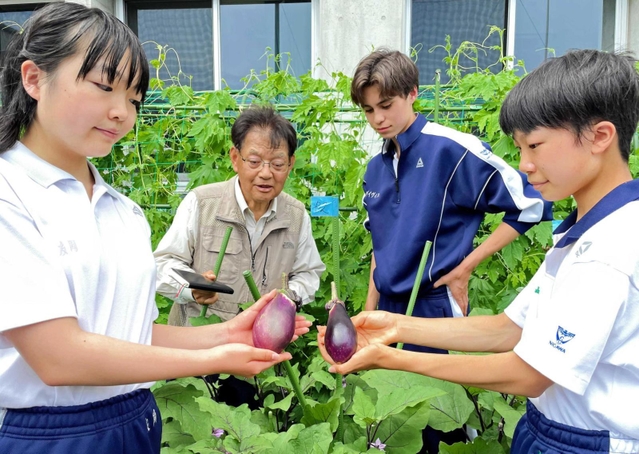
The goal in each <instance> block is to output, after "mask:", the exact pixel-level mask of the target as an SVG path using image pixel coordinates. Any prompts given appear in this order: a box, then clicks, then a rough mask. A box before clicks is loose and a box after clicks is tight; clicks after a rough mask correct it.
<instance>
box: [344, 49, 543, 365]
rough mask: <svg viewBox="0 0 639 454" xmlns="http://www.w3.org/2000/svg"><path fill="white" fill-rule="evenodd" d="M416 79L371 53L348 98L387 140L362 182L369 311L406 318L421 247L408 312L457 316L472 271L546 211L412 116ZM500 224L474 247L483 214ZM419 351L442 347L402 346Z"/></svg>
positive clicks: (458, 135)
mask: <svg viewBox="0 0 639 454" xmlns="http://www.w3.org/2000/svg"><path fill="white" fill-rule="evenodd" d="M418 82H419V74H418V70H417V67H416V66H415V64H414V63H413V62H412V61H411V60H410V58H408V57H407V56H406V55H404V54H402V53H400V52H398V51H390V50H387V49H378V50H376V51H374V52H373V53H371V54H370V55H368V56H367V57H365V58H364V59H363V60H362V61H361V62H360V63H359V65H358V67H357V69H356V71H355V75H354V77H353V82H352V86H351V97H352V99H353V101H354V103H355V104H357V105H359V106H361V107H362V108H363V109H364V112H365V114H366V118H367V120H368V122H369V123H370V125H371V126H372V127H373V128H374V129H375V130H376V131H377V132H378V133H379V134H380V135H381V136H382V137H383V138H384V139H385V140H384V145H383V149H382V152H381V153H379V154H378V155H376V156H374V157H373V158H372V159H371V161H370V162H369V164H368V167H367V169H366V174H365V176H364V192H365V194H364V200H363V203H364V206H365V208H366V210H367V212H368V219H367V221H366V223H365V226H366V228H367V229H368V230H370V232H371V235H372V239H373V258H372V264H371V279H370V283H369V292H368V298H367V301H366V309H367V310H373V309H375V308H378V309H381V310H386V311H390V312H394V313H401V314H404V313H405V312H406V308H407V303H408V300H409V297H410V294H411V291H412V287H413V284H414V281H415V276H416V274H417V269H418V267H419V262H420V259H421V255H422V251H423V249H424V245H425V243H426V241H427V240H429V241H431V242H432V247H431V250H430V254H429V257H428V261H427V263H426V268H425V270H424V275H423V278H422V282H421V286H420V290H419V293H418V299H417V301H416V304H415V308H414V311H413V315H415V316H419V317H428V318H434V317H453V316H464V315H467V312H468V280H469V278H470V274H471V273H472V271H473V270H474V269H475V267H476V266H477V265H478V264H479V263H480V262H481V261H482V260H484V259H485V258H487V257H488V256H490V255H491V254H493V253H495V252H497V251H498V250H500V249H501V248H503V247H504V246H506V245H507V244H509V243H510V242H512V241H513V240H514V239H515V238H517V236H519V235H520V234H522V233H524V232H525V231H526V230H528V229H529V228H531V227H532V226H533V225H535V224H536V223H538V222H540V221H544V220H549V219H551V218H552V205H551V203H549V202H545V201H544V200H543V199H542V198H541V195H540V194H539V193H538V192H537V191H536V190H535V189H533V187H532V186H531V185H530V184H528V183H527V181H526V177H525V175H524V174H523V173H521V172H519V171H517V170H515V169H514V168H512V167H511V166H510V165H508V164H507V163H506V162H504V161H503V160H502V159H501V158H499V157H497V156H495V155H494V154H493V153H492V151H491V149H490V146H489V145H488V144H486V143H483V142H481V141H480V140H479V139H478V138H476V137H475V136H473V135H470V134H466V133H462V132H458V131H455V130H453V129H451V128H448V127H445V126H441V125H438V124H436V123H432V122H429V121H427V120H426V118H425V117H424V116H422V115H421V114H415V113H414V112H413V103H414V101H415V99H416V98H417V86H418ZM501 212H503V213H504V218H503V222H502V224H500V225H499V226H498V227H497V229H496V230H495V231H494V232H493V233H492V234H491V235H490V236H489V237H488V238H487V239H486V241H484V242H483V243H482V244H481V245H480V246H479V247H477V248H476V249H475V250H473V239H474V237H475V235H476V234H477V231H478V229H479V226H480V224H481V222H482V220H483V218H484V215H485V214H486V213H501ZM404 348H406V349H408V350H416V351H430V352H442V353H443V352H444V351H443V350H439V349H431V348H428V347H418V346H414V345H410V344H409V345H406V346H405V347H404Z"/></svg>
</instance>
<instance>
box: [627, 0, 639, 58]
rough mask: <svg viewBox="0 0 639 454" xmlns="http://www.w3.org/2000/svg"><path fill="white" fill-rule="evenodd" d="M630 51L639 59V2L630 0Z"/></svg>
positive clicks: (638, 0)
mask: <svg viewBox="0 0 639 454" xmlns="http://www.w3.org/2000/svg"><path fill="white" fill-rule="evenodd" d="M628 50H630V51H632V52H633V53H634V55H635V57H639V0H630V1H629V5H628Z"/></svg>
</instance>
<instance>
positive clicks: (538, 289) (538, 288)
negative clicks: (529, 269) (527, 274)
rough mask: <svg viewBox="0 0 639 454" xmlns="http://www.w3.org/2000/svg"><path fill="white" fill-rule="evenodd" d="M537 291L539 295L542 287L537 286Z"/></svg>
mask: <svg viewBox="0 0 639 454" xmlns="http://www.w3.org/2000/svg"><path fill="white" fill-rule="evenodd" d="M535 293H536V294H537V295H539V294H540V293H541V287H537V288H536V289H535Z"/></svg>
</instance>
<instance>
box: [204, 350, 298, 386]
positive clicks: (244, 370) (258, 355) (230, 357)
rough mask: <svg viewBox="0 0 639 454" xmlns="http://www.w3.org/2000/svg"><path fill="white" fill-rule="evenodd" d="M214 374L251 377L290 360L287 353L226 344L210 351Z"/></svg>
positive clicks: (289, 355)
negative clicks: (212, 357) (212, 355)
mask: <svg viewBox="0 0 639 454" xmlns="http://www.w3.org/2000/svg"><path fill="white" fill-rule="evenodd" d="M211 351H212V352H213V353H214V359H213V360H212V367H213V368H214V370H215V373H224V374H232V375H241V376H243V377H249V378H250V377H253V376H254V375H257V374H259V373H260V372H262V371H264V370H266V369H268V368H270V367H273V366H274V365H275V364H277V363H281V362H282V361H286V360H289V359H291V358H292V357H291V354H290V353H287V352H282V353H279V354H278V353H275V352H272V351H271V350H266V349H263V348H255V347H251V346H248V345H244V344H226V345H220V346H219V347H215V348H213V349H211Z"/></svg>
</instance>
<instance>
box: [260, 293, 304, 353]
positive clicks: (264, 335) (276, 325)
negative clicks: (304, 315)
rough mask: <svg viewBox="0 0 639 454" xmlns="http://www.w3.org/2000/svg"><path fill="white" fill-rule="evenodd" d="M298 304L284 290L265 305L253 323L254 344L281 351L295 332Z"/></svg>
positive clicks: (276, 351)
mask: <svg viewBox="0 0 639 454" xmlns="http://www.w3.org/2000/svg"><path fill="white" fill-rule="evenodd" d="M296 313H297V306H296V304H295V302H294V301H292V300H291V299H290V298H289V297H288V296H286V295H285V294H284V293H283V292H278V293H277V295H276V296H275V298H273V300H272V301H271V302H270V303H268V304H267V305H266V306H264V307H263V308H262V309H261V310H260V312H259V313H258V314H257V317H256V318H255V323H254V324H253V345H255V346H256V347H257V348H267V349H269V350H272V351H274V352H275V353H281V352H282V351H283V350H284V349H285V348H286V346H287V345H288V344H289V343H290V342H291V340H292V339H293V334H295V314H296Z"/></svg>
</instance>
